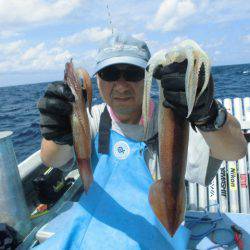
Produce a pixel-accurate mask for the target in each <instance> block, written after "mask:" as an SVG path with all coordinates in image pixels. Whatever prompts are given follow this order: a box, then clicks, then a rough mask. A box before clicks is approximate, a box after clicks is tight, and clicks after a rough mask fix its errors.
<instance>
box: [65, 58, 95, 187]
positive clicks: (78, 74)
mask: <svg viewBox="0 0 250 250" xmlns="http://www.w3.org/2000/svg"><path fill="white" fill-rule="evenodd" d="M64 82H65V83H66V84H67V85H68V86H69V88H70V90H71V92H72V93H73V95H74V97H75V101H74V102H73V103H72V105H73V111H72V115H71V117H70V120H71V128H72V134H73V144H74V149H75V153H76V159H77V164H78V170H79V174H80V176H81V179H82V182H83V186H84V191H85V192H88V190H89V187H90V185H91V184H92V182H93V172H92V168H91V163H90V158H91V135H90V126H89V120H88V114H87V109H86V103H85V98H84V96H83V92H82V91H83V90H84V91H86V95H87V104H88V109H89V113H90V114H91V103H92V84H91V79H90V76H89V74H88V72H87V71H86V70H84V69H82V68H80V69H78V70H75V69H74V66H73V63H72V59H71V61H70V62H67V63H66V65H65V71H64ZM81 82H83V89H82V86H81Z"/></svg>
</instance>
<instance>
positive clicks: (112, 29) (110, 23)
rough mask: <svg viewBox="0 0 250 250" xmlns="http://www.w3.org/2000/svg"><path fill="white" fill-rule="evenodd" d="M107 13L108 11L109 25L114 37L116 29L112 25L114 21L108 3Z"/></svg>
mask: <svg viewBox="0 0 250 250" xmlns="http://www.w3.org/2000/svg"><path fill="white" fill-rule="evenodd" d="M106 7H107V11H108V21H109V25H110V27H111V31H112V35H113V34H114V28H113V24H112V21H111V15H110V9H109V5H108V2H107V5H106Z"/></svg>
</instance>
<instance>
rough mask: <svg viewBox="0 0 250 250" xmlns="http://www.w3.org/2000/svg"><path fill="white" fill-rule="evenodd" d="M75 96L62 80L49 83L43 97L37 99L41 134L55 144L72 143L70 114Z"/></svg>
mask: <svg viewBox="0 0 250 250" xmlns="http://www.w3.org/2000/svg"><path fill="white" fill-rule="evenodd" d="M74 100H75V97H74V95H73V94H72V92H71V90H70V88H69V87H68V85H66V84H64V83H63V82H54V83H51V84H49V86H48V88H47V90H46V92H45V95H44V97H42V98H41V99H40V100H39V101H38V109H39V111H40V129H41V134H42V136H43V137H44V138H45V139H47V140H53V141H54V142H55V143H57V144H61V145H62V144H69V145H72V144H73V137H72V130H71V124H70V114H71V113H72V104H71V103H70V102H74Z"/></svg>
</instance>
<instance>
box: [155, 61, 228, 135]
mask: <svg viewBox="0 0 250 250" xmlns="http://www.w3.org/2000/svg"><path fill="white" fill-rule="evenodd" d="M186 69H187V60H184V61H183V62H181V63H173V64H171V65H168V66H165V67H163V66H161V65H160V66H158V67H157V68H156V69H155V71H154V77H155V78H156V79H158V80H160V81H161V86H162V88H163V94H164V98H165V100H164V101H163V106H164V107H166V108H171V109H172V110H173V111H174V112H176V113H177V114H178V115H179V116H181V117H183V118H186V116H187V113H188V107H187V101H186V93H185V74H186ZM204 80H205V70H204V67H203V65H202V67H201V70H200V73H199V79H198V89H197V91H198V92H199V91H200V90H201V89H202V86H203V84H204ZM226 118H227V116H226V111H225V108H224V107H223V106H222V105H221V104H220V103H219V102H218V101H216V100H215V99H214V82H213V77H212V74H210V77H209V83H208V86H207V87H206V89H205V90H204V92H203V93H202V94H201V96H200V97H199V98H198V100H197V101H196V103H195V105H194V108H193V110H192V113H191V115H190V116H189V117H188V118H187V120H188V121H189V122H190V123H191V125H192V127H193V128H194V129H195V127H198V128H199V129H201V130H202V131H205V132H209V131H215V130H218V129H220V128H221V127H222V126H223V125H224V123H225V122H226Z"/></svg>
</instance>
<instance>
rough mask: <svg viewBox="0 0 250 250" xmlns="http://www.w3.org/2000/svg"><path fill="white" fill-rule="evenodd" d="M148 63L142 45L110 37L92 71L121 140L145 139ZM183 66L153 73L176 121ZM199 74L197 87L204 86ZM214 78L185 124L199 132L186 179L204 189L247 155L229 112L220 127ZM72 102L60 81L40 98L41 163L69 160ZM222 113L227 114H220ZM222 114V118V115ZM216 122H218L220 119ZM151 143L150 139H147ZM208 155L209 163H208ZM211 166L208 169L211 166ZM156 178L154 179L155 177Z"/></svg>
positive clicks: (152, 151) (149, 156)
mask: <svg viewBox="0 0 250 250" xmlns="http://www.w3.org/2000/svg"><path fill="white" fill-rule="evenodd" d="M149 58H150V52H149V50H148V47H147V45H146V43H144V42H143V41H139V40H137V39H134V38H132V37H128V36H126V35H121V34H118V35H114V36H112V37H111V38H109V39H108V40H107V41H106V42H105V43H104V44H103V47H101V48H100V50H99V52H98V55H97V64H96V68H95V72H96V76H97V82H98V87H99V91H100V94H101V96H102V99H103V100H104V102H105V103H106V104H107V107H108V111H109V114H110V116H111V118H112V130H115V131H117V132H118V133H120V134H122V135H124V136H125V137H128V138H132V139H135V140H137V141H141V140H143V138H144V135H143V117H141V114H142V96H143V87H144V69H145V67H146V65H147V61H148V60H149ZM185 70H186V62H184V63H181V64H173V65H171V66H170V67H165V68H164V69H161V68H159V69H157V70H156V72H155V77H157V78H158V79H161V83H162V87H164V95H165V98H166V100H165V101H164V103H163V105H164V106H166V107H171V108H172V109H173V110H174V111H175V112H177V113H178V114H179V115H180V116H183V117H186V112H187V107H186V101H185V89H184V79H185ZM202 80H203V77H202V74H200V83H199V84H200V86H202V84H203V82H202ZM213 87H214V86H213V79H212V76H211V77H210V81H209V85H208V88H207V89H206V91H205V92H204V94H203V95H202V96H201V97H200V99H199V101H198V103H197V104H196V106H195V108H194V110H193V113H192V115H191V116H190V118H189V121H190V122H191V123H192V124H193V127H194V126H196V129H197V128H198V131H199V132H200V133H201V135H202V137H201V136H200V133H199V132H198V133H195V132H194V131H193V130H192V129H191V130H190V133H191V134H190V142H189V155H188V163H187V172H186V179H188V180H189V181H192V182H198V183H200V184H202V185H208V184H209V182H210V181H211V180H212V179H213V177H214V175H215V174H216V172H217V170H218V167H219V165H220V162H221V161H220V160H237V159H239V158H242V157H243V156H244V155H245V154H246V145H247V144H246V141H245V139H244V136H243V134H242V133H241V129H240V124H239V123H238V121H237V120H236V119H235V118H234V117H233V116H231V115H230V114H228V113H227V115H226V117H225V118H223V117H224V116H223V115H222V118H221V119H222V121H220V122H221V124H219V128H216V127H218V126H216V125H215V121H216V118H217V120H218V110H220V111H221V110H222V107H221V105H219V107H218V103H217V102H215V100H214V98H213ZM72 101H74V96H73V95H72V93H71V91H70V90H69V88H68V87H67V86H66V85H65V84H63V83H62V82H56V83H53V84H52V85H49V87H48V89H47V91H46V93H45V96H44V98H42V99H41V100H40V101H39V103H38V108H39V110H40V112H41V134H42V136H43V140H42V144H41V157H42V159H43V161H44V163H45V164H47V165H51V166H55V167H61V166H63V165H65V164H66V163H67V162H69V161H70V160H71V159H72V157H73V147H72V146H71V145H72V133H71V127H70V122H69V115H70V114H71V111H72V106H71V102H72ZM104 106H105V105H104V104H102V105H97V106H95V107H94V108H93V118H92V117H90V116H89V119H90V125H91V133H92V138H94V137H95V136H96V134H97V132H98V128H99V119H100V115H101V113H102V112H103V110H104ZM150 106H151V114H150V115H151V121H150V125H149V127H150V131H151V132H150V135H151V136H150V137H152V138H153V137H154V136H155V135H156V134H157V129H158V128H157V115H158V114H157V111H158V108H157V105H155V104H154V102H152V101H151V105H150ZM223 112H225V110H223ZM220 114H221V113H220ZM219 118H220V117H219ZM148 139H150V138H148ZM156 152H157V144H150V145H149V148H148V150H147V152H146V153H145V159H146V162H147V165H148V167H149V169H150V171H151V173H152V175H153V176H154V177H157V178H158V177H159V173H158V171H157V165H158V164H157V160H156V158H157V156H156ZM209 155H210V161H209ZM211 163H212V164H211ZM156 175H157V176H156Z"/></svg>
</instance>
